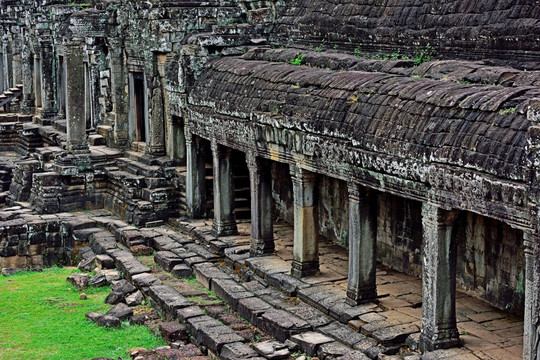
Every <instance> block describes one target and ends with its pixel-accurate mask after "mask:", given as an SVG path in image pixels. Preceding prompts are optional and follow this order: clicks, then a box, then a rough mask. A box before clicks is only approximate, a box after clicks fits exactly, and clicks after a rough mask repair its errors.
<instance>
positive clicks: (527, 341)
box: [523, 232, 540, 360]
mask: <svg viewBox="0 0 540 360" xmlns="http://www.w3.org/2000/svg"><path fill="white" fill-rule="evenodd" d="M524 245H525V314H524V324H523V359H524V360H537V359H540V239H539V237H538V236H535V235H534V234H532V233H530V232H525V233H524Z"/></svg>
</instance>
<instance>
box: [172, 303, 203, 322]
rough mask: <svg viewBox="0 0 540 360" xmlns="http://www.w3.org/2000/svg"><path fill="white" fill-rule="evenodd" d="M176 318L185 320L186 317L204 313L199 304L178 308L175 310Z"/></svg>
mask: <svg viewBox="0 0 540 360" xmlns="http://www.w3.org/2000/svg"><path fill="white" fill-rule="evenodd" d="M176 314H177V317H178V320H180V321H182V322H186V321H187V319H190V318H192V317H197V316H201V315H204V311H203V310H202V309H201V308H200V307H199V306H188V307H185V308H182V309H178V311H177V312H176Z"/></svg>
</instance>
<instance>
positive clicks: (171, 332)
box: [158, 321, 189, 343]
mask: <svg viewBox="0 0 540 360" xmlns="http://www.w3.org/2000/svg"><path fill="white" fill-rule="evenodd" d="M158 328H159V332H160V333H161V336H162V337H163V339H164V340H165V341H166V342H167V343H172V342H174V341H178V340H181V341H184V340H187V339H188V337H189V336H188V333H187V330H186V327H185V326H184V325H182V324H180V323H179V322H178V321H169V322H164V323H160V324H159V327H158Z"/></svg>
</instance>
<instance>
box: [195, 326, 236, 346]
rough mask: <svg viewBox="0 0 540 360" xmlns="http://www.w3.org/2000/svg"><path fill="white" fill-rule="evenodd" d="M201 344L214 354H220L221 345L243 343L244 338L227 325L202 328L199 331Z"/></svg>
mask: <svg viewBox="0 0 540 360" xmlns="http://www.w3.org/2000/svg"><path fill="white" fill-rule="evenodd" d="M200 333H202V340H203V342H202V343H203V344H204V345H205V346H206V347H207V348H208V349H209V350H211V351H213V352H215V353H219V352H221V349H222V348H223V345H225V344H230V343H234V342H240V341H243V340H244V338H243V337H241V336H240V335H238V334H237V333H235V332H234V330H233V329H231V328H230V327H228V326H227V325H221V324H219V325H218V326H208V327H206V326H203V327H202V328H201V329H200Z"/></svg>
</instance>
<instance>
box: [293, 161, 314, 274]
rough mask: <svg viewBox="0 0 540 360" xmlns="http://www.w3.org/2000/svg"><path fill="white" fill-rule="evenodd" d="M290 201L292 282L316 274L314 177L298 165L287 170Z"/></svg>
mask: <svg viewBox="0 0 540 360" xmlns="http://www.w3.org/2000/svg"><path fill="white" fill-rule="evenodd" d="M290 171H291V177H292V183H293V197H294V245H293V262H292V269H291V274H292V275H293V276H294V277H296V278H298V279H299V278H302V277H304V276H310V275H315V274H316V273H317V272H318V271H319V244H318V242H317V238H318V234H319V232H318V222H317V206H316V204H315V199H314V195H315V185H316V181H317V174H315V173H312V172H310V171H307V170H304V169H302V168H301V167H300V166H298V165H291V167H290Z"/></svg>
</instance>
